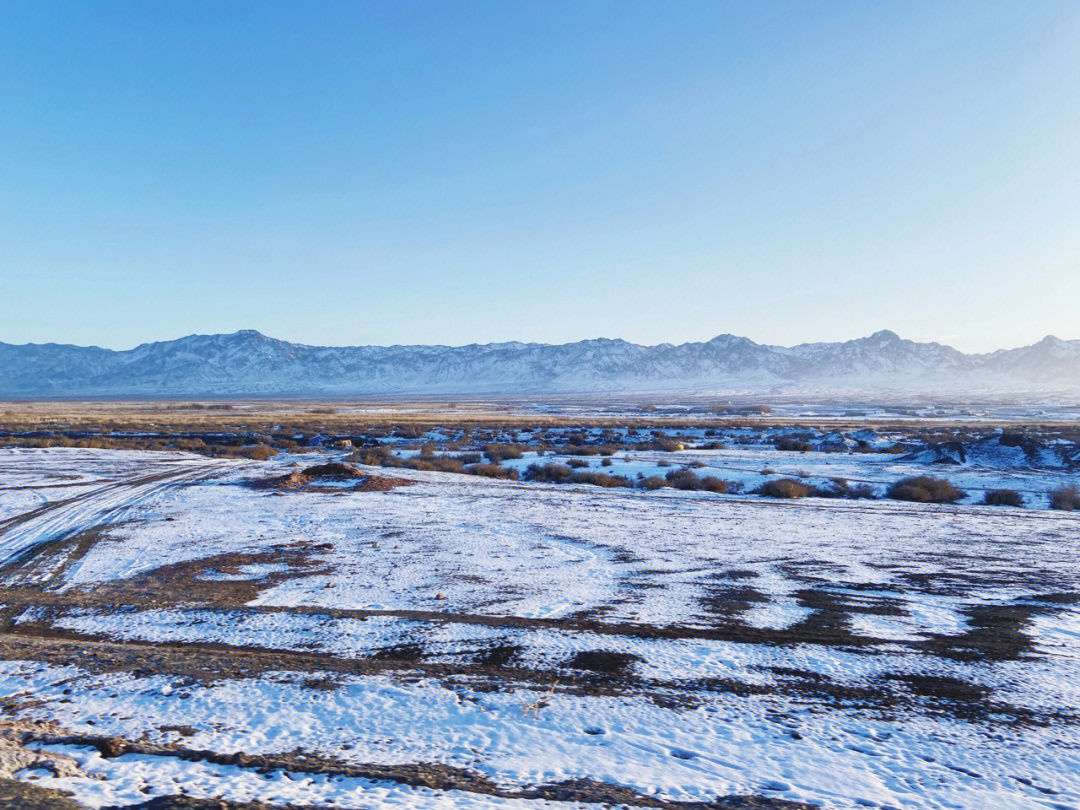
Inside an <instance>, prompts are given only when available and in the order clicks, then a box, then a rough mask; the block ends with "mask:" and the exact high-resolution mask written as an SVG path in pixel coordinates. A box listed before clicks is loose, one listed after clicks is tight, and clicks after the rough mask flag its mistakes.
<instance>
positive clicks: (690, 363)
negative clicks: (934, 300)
mask: <svg viewBox="0 0 1080 810" xmlns="http://www.w3.org/2000/svg"><path fill="white" fill-rule="evenodd" d="M1076 389H1080V340H1069V341H1066V340H1059V339H1058V338H1055V337H1052V336H1051V337H1046V338H1044V339H1043V340H1041V341H1039V342H1038V343H1035V344H1033V345H1031V346H1025V347H1022V348H1019V349H1008V350H1004V349H1003V350H1000V351H996V352H992V353H990V354H964V353H963V352H960V351H957V350H956V349H953V348H951V347H949V346H945V345H942V344H939V343H920V342H916V341H911V340H904V339H903V338H901V337H899V336H898V335H896V334H895V333H893V332H889V331H881V332H876V333H875V334H873V335H870V336H869V337H864V338H858V339H856V340H848V341H844V342H839V343H804V344H800V345H798V346H792V347H783V346H769V345H764V344H759V343H755V342H754V341H752V340H750V339H748V338H744V337H737V336H735V335H720V336H718V337H715V338H713V339H712V340H710V341H708V342H705V343H683V344H679V345H673V344H668V343H662V344H659V345H656V346H642V345H638V344H635V343H628V342H626V341H624V340H608V339H597V340H582V341H578V342H576V343H566V344H561V345H551V344H542V343H517V342H511V343H491V344H484V345H479V344H471V345H468V346H426V345H420V346H353V347H327V346H307V345H304V344H300V343H289V342H287V341H283V340H275V339H274V338H270V337H266V336H265V335H262V334H260V333H258V332H256V331H252V330H244V331H240V332H235V333H233V334H225V335H190V336H188V337H184V338H180V339H178V340H170V341H164V342H158V343H145V344H143V345H141V346H137V347H136V348H134V349H130V350H126V351H113V350H110V349H102V348H98V347H94V346H90V347H81V346H70V345H60V344H55V343H47V344H32V343H31V344H25V345H12V344H7V343H0V397H5V398H34V397H82V396H94V397H96V396H105V397H110V396H115V397H120V396H161V397H172V396H180V397H185V396H245V395H246V396H362V395H426V394H433V395H438V394H499V395H516V394H524V395H533V394H590V393H661V392H672V393H675V392H679V393H699V394H703V393H713V392H724V391H756V390H762V391H764V390H772V391H776V390H785V391H789V390H790V391H797V390H807V391H817V392H824V391H835V392H844V391H882V392H885V391H897V392H911V393H916V392H920V393H923V392H925V393H932V392H942V393H947V392H953V393H959V392H974V391H980V392H1003V393H1008V392H1015V393H1020V392H1053V391H1067V390H1076Z"/></svg>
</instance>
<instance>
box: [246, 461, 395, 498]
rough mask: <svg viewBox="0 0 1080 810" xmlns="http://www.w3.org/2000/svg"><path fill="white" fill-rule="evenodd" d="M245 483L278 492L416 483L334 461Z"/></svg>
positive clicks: (363, 489) (354, 489)
mask: <svg viewBox="0 0 1080 810" xmlns="http://www.w3.org/2000/svg"><path fill="white" fill-rule="evenodd" d="M247 483H248V486H250V487H251V488H252V489H266V490H276V491H279V492H389V491H390V490H392V489H397V488H398V487H408V486H412V485H413V484H414V483H416V482H415V481H410V480H408V479H407V478H391V477H389V476H384V475H372V474H371V473H366V472H364V471H363V470H359V469H357V468H356V467H353V466H352V465H351V464H342V463H340V462H336V461H334V462H329V463H327V464H315V465H313V466H311V467H306V468H305V469H303V470H294V471H293V472H290V473H286V474H285V475H276V476H271V477H269V478H256V479H253V480H251V481H248V482H247ZM342 484H346V485H348V486H342Z"/></svg>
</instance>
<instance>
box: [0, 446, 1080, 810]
mask: <svg viewBox="0 0 1080 810" xmlns="http://www.w3.org/2000/svg"><path fill="white" fill-rule="evenodd" d="M754 453H755V451H754V450H753V449H752V448H750V449H739V448H736V449H733V450H729V451H689V452H688V453H685V454H664V459H660V458H659V457H656V458H654V457H653V456H650V455H648V454H647V453H644V452H642V453H640V454H633V455H632V460H631V461H630V462H624V461H623V462H621V463H623V464H626V465H628V466H629V465H633V464H635V463H636V464H638V465H642V466H647V465H650V464H655V463H657V462H658V461H660V460H670V459H671V458H676V459H680V460H682V459H684V458H685V459H691V458H693V459H700V460H703V463H704V464H706V466H707V468H709V469H717V470H724V471H727V472H728V473H730V472H732V471H738V470H743V471H745V473H746V474H747V476H749V475H750V474H751V473H753V474H760V465H761V463H762V458H761V455H760V454H758V455H756V456H755V455H754ZM790 455H791V456H792V458H791V464H792V465H795V464H800V465H809V464H822V465H823V464H829V465H835V468H836V469H837V470H839V472H834V471H833V469H832V467H830V469H829V472H828V473H826V472H824V471H822V472H820V473H819V472H818V471H817V470H814V471H813V472H812V473H811V474H812V475H820V476H821V477H822V478H827V477H830V475H844V476H845V477H850V478H851V479H852V480H856V481H857V480H868V481H882V482H884V481H887V480H889V479H890V478H895V477H899V476H898V475H897V474H896V473H895V471H894V470H892V469H887V467H888V465H890V464H896V462H895V460H894V459H891V458H889V457H884V456H875V455H867V456H862V455H859V456H846V455H845V456H839V455H838V456H828V457H826V458H824V459H814V458H809V457H801V458H800V457H798V454H790ZM621 457H622V454H621V453H620V454H619V456H618V457H617V459H616V460H617V461H621ZM771 458H772V461H771V462H770V464H771V465H772V466H774V467H775V466H777V465H776V461H777V459H776V457H775V456H773V457H771ZM528 461H529V459H528V458H526V459H523V460H521V461H520V462H514V463H523V462H528ZM596 461H597V463H598V460H596ZM780 461H781V463H782V462H783V460H782V459H781V460H780ZM292 463H293V459H290V458H282V459H279V460H277V461H273V462H268V463H265V464H250V463H243V462H233V463H222V462H215V461H211V460H207V459H200V458H196V457H188V456H178V455H172V456H170V455H156V454H151V453H135V452H125V453H115V452H109V451H91V450H78V451H77V450H52V451H37V450H35V451H8V450H4V451H0V470H2V471H4V472H3V480H4V482H5V483H8V482H12V481H16V480H18V481H19V485H20V486H23V485H25V486H28V487H30V489H0V515H16V514H19V513H21V512H25V511H26V505H25V504H26V502H25V501H22V500H19V499H20V498H23V497H24V495H23V493H26V492H38V491H39V490H37V489H35V487H39V486H40V487H42V489H41V490H40V491H41V492H48V491H49V489H48V488H46V487H45V485H46V484H49V483H58V481H57V480H56V479H57V477H58V476H60V475H64V476H76V478H73V479H65V480H71V481H73V482H74V483H72V484H71V487H72V489H71V493H81V494H84V495H87V496H86V497H83V498H81V499H80V500H77V501H72V503H71V504H65V503H60V502H59V501H60V500H62V499H57V504H58V505H56V506H55V507H54V508H53V509H51V510H45V511H43V512H42V513H41V514H40V515H38V516H35V517H33V518H32V519H30V520H27V521H25V522H21V523H18V524H16V525H13V526H11V527H10V528H9V529H7V530H3V529H2V528H0V550H4V552H5V555H6V559H10V558H11V555H15V554H20V553H21V554H25V553H27V549H30V550H35V549H45V550H48V549H49V548H50V545H49V544H50V543H51V542H56V543H61V544H62V543H63V541H64V538H66V537H68V536H69V535H70V533H71V532H74V531H76V530H79V529H81V528H83V527H85V526H98V527H102V526H104V527H106V528H105V529H104V530H103V534H102V535H101V536H100V537H99V538H98V539H97V540H96V541H95V542H93V543H90V544H88V545H85V546H80V547H79V551H78V554H77V555H76V554H75V553H74V552H66V553H65V554H59V553H58V554H57V555H56V560H57V561H58V562H57V564H56V566H55V568H54V569H52V570H51V573H50V569H49V564H50V560H52V557H49V556H48V555H45V556H43V557H41V558H40V559H39V561H38V563H37V564H35V566H34V574H33V576H32V577H31V576H29V575H24V574H22V573H21V572H20V569H19V568H18V567H14V568H12V567H11V566H7V567H5V568H3V569H0V570H2V571H3V577H4V579H3V580H2V584H3V591H2V592H0V602H2V603H3V604H4V605H5V606H6V608H5V609H6V616H7V619H8V623H7V629H6V631H5V634H4V635H0V649H3V650H4V654H3V656H2V658H3V660H2V661H0V698H3V697H5V696H8V697H11V698H12V699H13V700H15V703H16V704H17V709H16V711H17V712H18V713H19V715H20V716H21V717H23V718H25V719H32V720H41V721H52V722H54V723H56V724H58V726H59V727H60V728H62V729H64V730H65V732H66V733H67V734H68V735H69V736H70V735H83V736H84V737H87V736H94V735H96V736H99V737H101V736H109V737H111V736H116V737H121V738H123V739H125V740H128V741H141V743H143V744H146V745H150V746H159V748H158V749H154V751H153V752H151V753H148V752H147V750H133V751H132V752H130V753H124V754H123V755H121V756H110V757H105V756H102V754H101V753H100V751H99V750H98V749H97V748H94V747H90V746H89V745H87V744H81V745H80V744H74V743H72V742H70V741H69V742H66V743H64V742H57V741H56V740H53V741H51V742H50V741H48V740H46V741H43V742H41V743H34V745H44V746H46V748H47V749H48V750H49V751H51V752H55V753H63V754H66V755H69V756H71V757H73V758H74V759H75V761H76V762H77V764H78V765H79V767H80V769H81V773H82V776H79V777H64V778H59V777H55V776H51V775H49V774H47V773H45V772H42V771H40V770H39V771H34V772H23V773H20V774H18V776H19V777H20V778H23V779H32V780H33V783H34V784H37V785H43V786H51V787H59V788H63V789H65V790H69V791H72V792H73V794H74V795H75V796H76V797H77V798H78V799H79V800H80V801H82V802H84V803H85V804H87V805H88V806H91V807H100V806H107V805H114V804H132V805H133V804H137V803H139V802H143V801H145V800H146V799H147V798H148V797H150V796H153V795H159V794H168V793H177V792H180V791H181V790H183V791H186V792H187V793H189V794H191V795H195V796H213V797H220V798H224V799H229V800H234V801H241V800H243V801H250V800H259V801H265V802H270V803H289V802H293V803H306V804H312V805H327V806H329V805H334V806H341V807H356V808H364V807H375V806H390V807H412V808H421V807H492V808H508V809H509V808H512V809H513V810H517V808H524V807H530V808H533V807H542V808H545V810H546V809H547V808H551V807H580V806H587V805H584V804H582V803H581V802H569V801H563V802H555V801H550V800H548V799H541V798H527V797H526V796H525V795H524V794H525V793H526V792H527V791H528V790H530V789H533V788H535V787H536V786H545V785H554V784H557V783H560V782H564V781H565V780H572V779H590V780H596V781H598V782H603V783H609V784H617V785H622V786H625V787H627V788H630V789H632V790H633V791H634V796H636V797H638V798H640V799H641V800H642V801H647V802H654V803H657V804H658V805H659V804H660V803H662V802H707V801H712V800H714V799H716V798H718V797H728V796H757V797H762V798H763V799H765V800H770V801H773V802H781V801H788V802H802V803H805V804H807V805H810V806H821V807H829V808H854V807H879V808H886V807H893V808H901V807H903V808H972V810H974V809H975V808H989V807H995V808H997V807H1001V808H1032V809H1034V808H1059V809H1060V808H1080V712H1078V707H1080V601H1078V599H1077V596H1078V594H1080V554H1078V553H1077V551H1078V537H1080V518H1078V517H1077V516H1076V515H1075V514H1071V513H1062V512H1052V511H1048V510H1019V509H1001V508H992V507H980V506H974V505H965V504H961V505H957V506H927V505H915V504H901V503H894V502H888V501H873V502H865V501H840V500H824V499H807V500H804V501H797V502H778V501H772V500H769V499H762V498H755V497H749V496H746V497H744V496H719V495H714V494H710V493H704V492H680V491H675V490H671V489H665V490H659V491H654V492H647V491H642V490H626V489H610V490H607V489H599V488H595V487H589V486H566V485H563V486H558V485H543V484H535V483H527V482H508V481H496V480H489V479H484V478H477V477H472V476H460V475H450V474H441V473H427V472H415V471H410V470H394V471H393V475H395V476H398V477H402V478H408V479H411V480H413V481H415V485H413V486H408V487H401V488H398V489H394V490H392V491H390V492H351V493H350V492H307V491H294V492H285V493H281V492H277V491H267V490H257V489H252V488H250V487H248V486H246V485H245V482H246V481H247V480H248V479H249V478H250V477H252V476H253V475H259V476H270V475H274V474H281V473H283V472H286V471H288V470H289V469H291V466H290V465H291V464H292ZM614 463H615V462H614V461H613V466H614ZM875 465H878V466H875ZM910 469H911V467H910V466H909V465H903V472H904V474H911V473H910ZM9 471H11V472H10V473H9ZM609 471H617V470H613V469H610V468H609ZM376 472H386V471H382V470H377V471H376ZM698 472H699V473H703V472H705V473H707V472H708V470H704V471H703V470H698ZM1008 473H1009V471H1008V470H1006V471H1004V472H1003V473H1002V474H1003V475H1007V474H1008ZM970 474H971V475H972V476H979V475H983V476H985V475H988V474H989V473H986V472H980V471H978V470H975V471H972V472H971V473H970ZM1024 474H1031V475H1043V476H1044V477H1043V478H1040V479H1039V484H1038V485H1040V486H1041V485H1042V483H1043V482H1050V481H1051V479H1049V478H1046V477H1045V473H1031V472H1030V471H1029V472H1026V473H1024ZM159 475H161V476H164V477H162V478H160V479H157V476H159ZM147 477H150V478H155V480H153V481H152V482H149V483H148V482H146V480H145V479H146V478H147ZM725 477H729V478H730V477H732V475H730V474H727V475H725ZM950 477H952V476H950ZM105 479H107V480H108V481H110V482H112V483H113V484H114V485H111V486H108V487H106V486H104V485H101V484H97V483H87V482H100V481H102V480H105ZM125 482H127V483H125ZM966 485H968V486H973V485H974V484H971V483H969V484H966ZM1034 486H1035V484H1033V487H1034ZM95 487H97V488H99V489H100V490H101V492H100V494H99V495H95V494H94V492H95V491H96V490H95ZM44 497H51V496H48V495H45V496H44ZM69 497H70V496H69ZM41 503H42V502H41V501H37V502H36V503H32V504H31V506H30V507H29V508H31V509H33V508H36V507H38V506H40V505H41ZM75 506H77V510H76V509H75V508H74V507H75ZM3 510H7V511H6V512H5V511H3ZM170 578H172V579H170ZM159 581H165V582H169V583H173V587H172V588H171V590H168V591H166V593H167V596H165V597H163V596H161V593H162V591H160V590H158V591H153V594H154V595H153V598H151V597H148V596H147V595H146V594H147V593H148V591H147V590H146V589H147V588H148V587H150V586H152V585H153V584H154V583H155V582H159ZM5 638H6V639H8V640H9V641H11V642H12V644H8V645H7V646H4V643H3V639H5ZM15 641H18V642H19V643H20V644H31V645H33V644H40V645H41V646H40V648H32V649H40V651H41V652H40V655H38V656H36V657H35V655H34V654H33V653H31V654H22V655H17V654H15V653H14V652H13V651H15V650H24V649H26V648H25V647H17V646H14V642H15ZM59 641H63V642H65V643H72V644H75V645H83V646H82V647H79V649H84V650H87V651H89V650H95V651H97V653H95V656H94V657H93V659H91V657H88V658H87V659H86V660H85V661H82V660H80V659H79V658H73V659H71V660H66V661H62V660H58V656H56V655H54V654H52V653H50V652H49V650H51V649H52V648H51V647H50V646H49V645H51V644H54V643H59ZM111 642H117V643H119V642H123V643H125V644H126V645H127V646H121V647H117V648H115V649H118V650H120V652H118V653H117V655H119V654H120V653H123V654H124V655H129V656H136V657H138V656H153V655H159V654H161V655H165V652H167V651H169V650H174V649H175V650H180V651H192V650H193V651H195V652H196V653H198V654H199V655H205V656H206V657H207V658H212V659H214V660H224V659H226V658H228V656H229V655H230V654H231V653H230V651H233V650H235V651H236V654H237V655H243V656H246V657H247V658H245V659H244V660H249V659H250V660H251V661H261V662H263V663H261V664H259V665H258V666H255V665H254V664H252V665H251V669H250V671H249V672H246V673H243V674H241V673H239V672H237V671H233V670H228V671H224V670H223V671H221V672H218V673H217V674H214V675H210V674H207V675H206V676H205V677H199V676H198V675H197V674H196V675H192V674H191V672H190V671H188V670H185V669H184V668H183V667H180V666H175V667H174V666H173V665H172V664H170V659H168V657H167V656H166V657H162V658H156V659H153V660H155V661H158V663H159V665H160V666H159V669H157V670H154V669H147V667H146V666H145V665H144V664H142V663H140V664H139V665H138V666H113V665H109V666H105V665H103V664H101V663H100V661H101V660H102V659H101V655H103V654H104V653H101V650H104V649H105V648H103V647H100V645H102V644H105V643H111ZM94 645H98V646H94ZM108 649H109V650H113V649H114V647H109V648H108ZM260 654H263V656H264V657H263V658H258V657H257V656H259V655H260ZM147 660H150V659H147ZM94 661H97V662H98V663H94ZM136 670H137V671H136ZM170 746H171V748H170ZM174 749H175V750H174ZM181 749H182V750H183V751H186V752H188V754H187V755H185V756H186V758H185V756H181V755H180V752H181ZM297 750H299V751H302V752H305V753H306V754H308V755H311V756H317V757H322V758H324V759H326V760H333V761H334V762H335V763H338V764H339V765H340V766H341V767H340V773H325V772H321V773H320V772H314V773H308V772H304V771H303V769H302V768H299V767H296V766H293V767H291V768H284V767H283V768H269V769H266V768H264V769H262V770H263V771H265V772H262V773H260V772H258V770H256V769H253V768H252V767H249V766H246V765H244V764H223V763H222V762H215V761H212V760H211V759H207V758H206V757H202V758H199V757H192V756H191V755H190V752H193V751H198V752H217V753H219V754H222V755H227V754H231V753H235V752H243V753H245V754H248V755H257V754H263V755H279V756H282V755H285V754H288V753H290V752H295V751H297ZM170 752H172V753H170ZM417 763H424V764H428V765H438V766H449V767H453V768H460V769H465V770H466V771H468V772H470V773H475V774H478V775H480V776H482V777H484V778H485V779H487V780H490V782H491V783H492V784H493V785H494V786H495V787H496V788H497V791H496V794H501V795H496V794H492V795H487V794H484V793H480V792H476V791H475V790H468V789H463V788H461V787H460V786H458V787H455V788H453V789H447V790H434V789H431V788H429V787H420V786H416V785H411V784H410V783H408V782H407V781H403V780H401V779H395V778H392V777H387V778H383V779H372V778H361V777H357V776H355V775H349V771H348V768H349V767H352V766H360V765H386V766H408V765H415V764H417ZM774 806H777V807H779V806H782V805H780V804H775V805H774Z"/></svg>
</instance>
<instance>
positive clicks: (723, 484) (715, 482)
mask: <svg viewBox="0 0 1080 810" xmlns="http://www.w3.org/2000/svg"><path fill="white" fill-rule="evenodd" d="M701 488H702V489H703V490H705V491H706V492H716V493H718V494H720V495H723V494H724V493H725V492H734V491H735V490H736V486H735V484H734V482H732V481H727V480H725V479H723V478H717V477H716V476H715V475H706V476H705V477H704V478H702V479H701Z"/></svg>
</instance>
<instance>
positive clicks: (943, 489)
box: [885, 475, 967, 503]
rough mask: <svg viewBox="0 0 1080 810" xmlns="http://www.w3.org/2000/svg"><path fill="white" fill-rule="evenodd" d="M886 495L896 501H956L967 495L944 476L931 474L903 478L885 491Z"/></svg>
mask: <svg viewBox="0 0 1080 810" xmlns="http://www.w3.org/2000/svg"><path fill="white" fill-rule="evenodd" d="M885 495H886V497H888V498H892V499H893V500H894V501H914V502H915V503H956V502H957V501H959V500H960V499H961V498H963V497H964V496H965V495H967V493H966V492H964V491H963V490H962V489H957V488H956V487H954V486H953V485H952V484H950V483H949V482H948V481H946V480H945V479H944V478H934V477H932V476H929V475H915V476H911V477H910V478H901V479H900V480H899V481H897V482H896V483H894V484H893V485H892V486H890V487H889V489H888V490H887V491H886V492H885Z"/></svg>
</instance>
